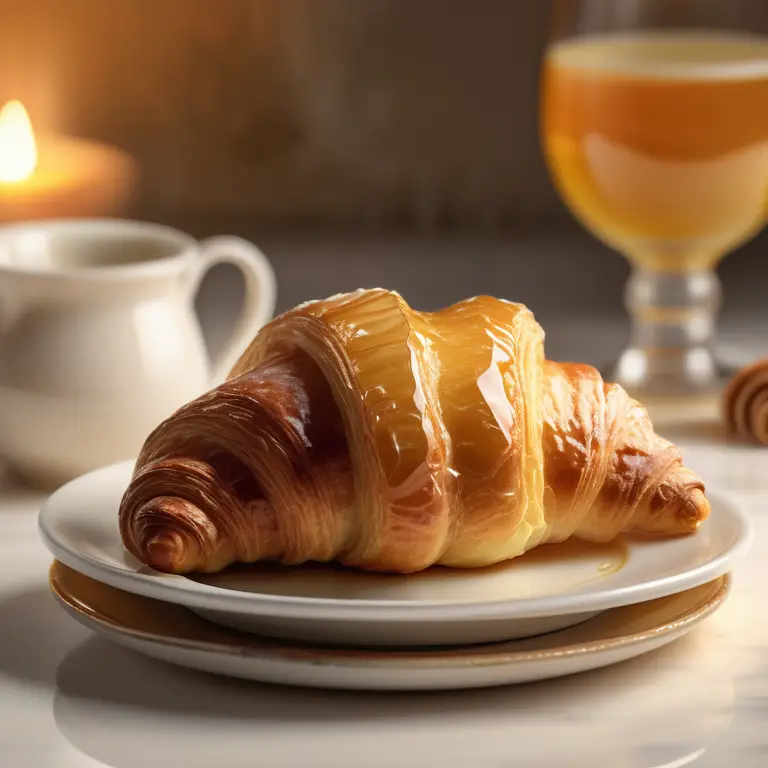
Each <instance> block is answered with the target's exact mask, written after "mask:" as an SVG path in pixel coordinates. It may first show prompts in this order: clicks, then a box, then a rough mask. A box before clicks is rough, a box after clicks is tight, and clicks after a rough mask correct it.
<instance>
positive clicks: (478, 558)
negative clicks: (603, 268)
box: [120, 290, 709, 573]
mask: <svg viewBox="0 0 768 768" xmlns="http://www.w3.org/2000/svg"><path fill="white" fill-rule="evenodd" d="M543 340H544V334H543V331H542V329H541V327H540V326H539V325H538V323H536V321H535V319H534V317H533V315H532V314H531V312H530V311H529V310H528V309H527V308H525V307H524V306H522V305H520V304H513V303H511V302H506V301H500V300H498V299H494V298H491V297H487V296H482V297H476V298H474V299H469V300H467V301H464V302H461V303H459V304H457V305H454V306H452V307H449V308H447V309H445V310H442V311H440V312H436V313H420V312H416V311H415V310H413V309H411V308H410V307H409V306H408V305H407V304H406V303H405V301H403V299H402V298H401V297H400V296H399V295H397V294H396V293H393V292H389V291H384V290H372V291H358V292H355V293H352V294H345V295H340V296H336V297H332V298H331V299H328V300H327V301H322V302H311V303H309V304H305V305H302V306H300V307H298V308H296V309H295V310H292V311H291V312H288V313H286V314H285V315H282V316H281V317H279V318H277V319H276V320H274V321H272V322H271V323H270V324H269V325H268V326H266V327H265V328H264V329H263V330H262V332H260V333H259V334H258V336H257V337H256V338H255V340H254V342H253V343H252V344H251V346H250V348H249V349H248V350H247V351H246V353H245V354H244V355H243V357H242V358H241V360H240V361H239V363H238V364H237V365H236V366H235V369H234V370H233V372H232V377H231V378H230V380H229V381H227V382H226V383H225V384H224V385H222V386H221V387H219V388H218V389H216V390H213V391H212V392H211V393H208V394H207V395H205V396H203V397H202V398H200V399H198V400H197V401H194V402H193V403H191V404H189V405H188V406H185V407H184V408H182V409H181V410H180V411H179V412H178V413H177V414H176V415H174V416H173V417H171V418H170V419H168V420H167V421H166V422H164V423H163V424H162V425H160V427H158V429H157V430H155V432H154V433H153V434H152V435H151V436H150V437H149V439H148V440H147V442H146V444H145V446H144V449H143V451H142V453H141V456H140V457H139V461H138V464H137V472H136V475H135V477H134V479H133V481H132V483H131V486H130V488H129V489H128V491H127V493H126V496H125V498H124V500H123V504H122V506H121V512H120V523H121V533H122V536H123V539H124V541H125V543H126V546H127V547H128V548H129V549H130V551H131V552H132V553H133V554H135V555H136V556H137V557H139V558H140V559H142V560H144V561H145V562H148V563H149V564H151V565H153V566H154V567H157V568H161V569H163V570H170V571H179V572H188V571H207V572H215V571H218V570H220V569H221V568H222V567H224V566H226V565H227V564H228V563H230V562H233V561H244V562H251V561H258V560H265V559H266V560H270V559H276V560H278V561H280V562H282V563H284V564H296V563H302V562H305V561H312V560H315V561H327V560H337V561H339V562H342V563H344V564H346V565H351V566H356V567H360V568H364V569H368V570H383V571H395V572H401V573H409V572H414V571H419V570H422V569H424V568H427V567H429V566H430V565H433V564H436V563H438V564H442V565H450V566H459V567H480V566H486V565H490V564H493V563H497V562H500V561H504V560H508V559H510V558H513V557H517V556H519V555H521V554H523V553H524V552H525V551H527V550H529V549H532V548H534V547H536V546H537V545H539V544H541V543H544V542H546V541H562V540H564V539H567V538H568V537H569V536H571V535H577V536H579V537H580V538H583V539H586V540H591V541H609V540H611V539H613V538H614V537H615V536H616V535H617V534H618V533H619V532H620V531H621V530H623V529H635V530H645V531H650V532H657V533H671V534H678V533H688V532H692V531H694V530H695V529H696V527H697V525H698V523H699V522H700V521H701V520H702V519H704V518H705V517H706V515H707V514H708V511H709V506H708V503H707V502H706V499H705V497H704V494H703V485H702V484H701V482H700V480H699V479H698V478H697V477H696V476H695V475H694V474H693V473H692V472H690V471H689V470H687V469H685V468H684V467H683V466H682V462H681V456H680V452H679V451H678V450H677V449H676V448H675V446H673V445H672V444H670V443H669V442H667V441H665V440H663V439H661V438H660V437H658V436H657V435H656V434H655V433H654V431H653V428H652V426H651V424H650V421H649V419H648V416H647V414H646V412H645V410H644V409H643V408H641V407H640V406H639V405H638V404H637V403H636V402H635V401H633V400H631V399H630V398H629V397H628V396H627V394H626V393H625V392H624V391H623V390H622V389H621V388H620V387H618V386H615V385H609V384H605V383H604V382H603V381H602V379H601V378H600V375H599V374H598V372H597V371H596V370H594V369H593V368H590V367H588V366H582V365H575V364H558V363H552V362H548V361H545V360H544V349H543Z"/></svg>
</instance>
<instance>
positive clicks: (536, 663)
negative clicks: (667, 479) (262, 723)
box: [50, 563, 730, 690]
mask: <svg viewBox="0 0 768 768" xmlns="http://www.w3.org/2000/svg"><path fill="white" fill-rule="evenodd" d="M50 582H51V589H52V590H53V593H54V594H55V595H56V597H57V598H58V599H59V601H60V602H61V604H62V605H63V606H64V608H66V609H67V611H68V612H69V613H70V614H71V615H72V616H73V617H74V618H75V619H77V621H79V622H80V623H81V624H83V625H84V626H86V627H88V628H89V629H92V630H95V631H96V632H99V633H100V634H102V635H104V636H105V637H107V638H108V639H110V640H113V641H114V642H117V643H120V644H121V645H124V646H126V647H128V648H131V649H133V650H135V651H138V652H140V653H144V654H146V655H148V656H152V657H154V658H157V659H161V660H163V661H169V662H171V663H174V664H179V665H181V666H186V667H193V668H195V669H202V670H205V671H206V672H214V673H216V674H222V675H230V676H234V677H242V678H246V679H249V680H259V681H262V682H268V683H282V684H287V685H303V686H314V687H321V688H349V689H365V690H430V689H434V690H437V689H449V688H479V687H490V686H496V685H508V684H511V683H523V682H530V681H532V680H543V679H545V678H551V677H559V676H561V675H570V674H573V673H575V672H584V671H586V670H589V669H596V668H597V667H604V666H608V665H609V664H615V663H616V662H619V661H624V660H626V659H630V658H632V657H634V656H639V655H640V654H643V653H647V652H648V651H651V650H654V649H655V648H659V647H660V646H662V645H666V644H667V643H669V642H671V641H672V640H675V639H677V638H678V637H681V636H682V635H684V634H685V633H686V632H688V631H690V630H691V629H692V628H693V627H694V626H695V625H696V624H698V623H699V622H700V621H702V620H703V619H705V618H706V617H707V616H710V615H711V614H712V613H713V612H714V611H715V610H717V608H718V607H719V606H720V605H722V603H723V601H724V600H725V598H726V596H727V594H728V588H729V583H730V579H729V577H728V576H723V577H721V578H719V579H716V580H715V581H713V582H710V583H708V584H704V585H702V586H699V587H696V588H694V589H692V590H686V591H685V592H681V593H678V594H675V595H671V596H669V597H662V598H659V599H657V600H651V601H649V602H645V603H638V604H636V605H631V606H625V607H623V608H615V609H613V610H610V611H605V612H604V613H602V614H601V615H600V616H598V617H596V618H594V619H591V620H590V621H587V622H585V623H583V624H580V625H579V626H577V627H572V628H570V629H566V630H563V631H561V632H556V633H550V634H548V635H545V636H539V637H536V638H529V639H527V640H516V641H513V642H506V643H497V644H493V645H483V646H464V647H461V648H452V649H440V650H434V649H433V650H389V651H368V650H362V649H354V650H352V649H341V648H327V647H325V648H319V647H314V648H313V647H312V646H307V645H289V644H286V643H281V642H269V641H263V640H258V639H256V638H253V637H249V636H248V635H243V634H241V633H239V632H233V631H232V630H228V629H223V628H220V627H217V626H215V625H213V624H210V623H208V622H206V621H203V620H202V619H200V618H198V617H197V616H196V615H195V614H194V613H192V612H191V611H189V610H187V609H185V608H182V607H180V606H174V605H168V604H167V603H162V602H159V601H157V600H151V599H149V598H146V597H139V596H138V595H132V594H130V593H128V592H123V591H121V590H118V589H114V588H113V587H109V586H107V585H105V584H101V583H100V582H98V581H95V580H94V579H90V578H88V577H87V576H83V575H82V574H79V573H77V572H75V571H73V570H71V569H69V568H67V567H66V566H64V565H62V564H61V563H54V564H53V566H52V567H51V579H50Z"/></svg>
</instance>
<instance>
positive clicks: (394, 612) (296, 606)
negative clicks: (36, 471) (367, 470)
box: [37, 460, 754, 623]
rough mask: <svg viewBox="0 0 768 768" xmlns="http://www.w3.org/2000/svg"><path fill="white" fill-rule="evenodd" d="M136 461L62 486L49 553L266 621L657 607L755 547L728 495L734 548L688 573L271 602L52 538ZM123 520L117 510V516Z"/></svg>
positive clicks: (132, 585) (46, 513)
mask: <svg viewBox="0 0 768 768" xmlns="http://www.w3.org/2000/svg"><path fill="white" fill-rule="evenodd" d="M133 464H134V462H133V461H132V460H131V461H124V462H118V463H115V464H110V465H107V466H105V467H101V468H99V469H96V470H94V471H92V472H89V473H87V474H84V475H81V476H80V477H78V478H75V479H74V480H71V481H70V482H68V483H66V484H65V485H63V486H62V487H61V488H59V489H58V490H57V491H55V492H54V493H53V494H51V496H50V497H49V498H48V499H47V500H46V501H45V502H44V503H43V505H42V507H41V509H40V512H39V514H38V520H37V526H38V534H39V536H40V538H41V539H42V541H43V543H44V544H45V546H46V547H47V548H48V550H49V551H50V552H51V553H52V554H53V556H54V557H55V558H56V559H57V560H60V561H61V562H62V563H64V564H65V565H67V566H69V567H70V568H72V569H73V570H75V571H78V572H80V573H82V574H84V575H85V576H89V577H91V578H93V579H95V580H97V581H101V582H102V583H104V584H107V585H109V586H112V587H115V588H116V589H121V590H123V591H126V592H131V593H134V594H138V595H142V596H144V597H149V598H154V599H157V600H162V601H165V602H170V603H173V604H175V605H183V606H185V607H187V608H199V609H204V610H208V611H218V612H222V613H234V614H240V615H249V616H259V617H273V618H275V617H279V618H291V619H297V618H300V619H306V620H326V621H340V620H341V621H365V622H367V623H373V622H383V623H384V622H389V623H391V622H413V621H417V622H419V623H428V622H440V621H455V620H464V621H479V620H502V619H503V620H515V619H528V618H540V617H544V616H559V615H567V614H576V613H582V612H588V611H604V610H608V609H611V608H616V607H619V606H623V605H631V604H634V603H639V602H644V601H647V600H654V599H656V598H659V597H665V596H667V595H671V594H675V593H676V592H681V591H684V590H687V589H692V588H694V587H697V586H701V585H702V584H705V583H707V582H709V581H712V580H714V579H716V578H718V577H720V576H722V575H724V574H725V573H727V572H728V571H730V570H732V569H733V566H734V565H735V563H737V562H738V561H740V560H741V559H742V558H743V557H744V556H745V555H746V553H747V551H748V550H749V549H750V547H751V545H752V542H753V540H754V526H753V524H752V521H751V519H750V518H749V517H748V516H747V514H746V513H745V512H744V511H743V510H742V509H741V507H740V506H739V505H738V504H736V503H735V502H734V501H732V500H731V499H730V498H729V497H728V496H727V495H724V494H722V493H721V492H719V491H708V493H707V495H708V497H709V499H710V500H711V501H713V502H716V503H717V504H718V505H722V506H723V507H724V508H725V509H727V513H728V514H729V515H730V516H731V519H732V521H733V524H735V525H736V526H737V531H736V533H735V536H734V539H733V542H732V543H731V545H730V546H729V547H728V548H726V549H725V550H723V551H722V552H720V553H719V554H718V555H716V556H715V557H713V558H712V559H711V560H709V561H707V562H705V563H702V564H700V565H698V566H696V567H694V568H691V569H689V570H688V571H685V572H684V573H681V574H677V575H674V576H665V577H659V578H656V579H651V580H646V581H641V582H638V583H635V584H632V585H629V586H623V587H613V588H608V589H603V590H602V591H598V592H592V593H589V592H587V593H581V594H569V593H560V594H553V595H545V596H541V597H527V598H515V599H510V600H492V601H477V602H462V603H450V602H445V601H427V600H366V599H339V598H328V597H302V596H295V595H285V596H283V595H271V594H263V593H257V592H245V591H236V590H227V589H223V588H221V587H216V586H213V585H209V584H204V583H200V582H197V581H193V580H191V579H186V578H184V577H183V576H178V575H173V574H165V573H160V572H158V571H154V570H152V569H150V568H149V567H147V566H144V570H145V571H146V573H140V572H138V571H135V570H130V569H128V568H127V567H125V568H119V567H116V566H114V565H112V564H110V563H108V562H105V561H103V560H97V559H95V558H92V557H90V556H88V555H87V554H84V553H82V552H78V551H76V550H74V549H71V548H70V547H68V546H65V545H63V544H62V543H61V542H59V541H58V540H57V539H56V537H55V536H53V535H52V534H51V532H50V531H49V524H48V518H49V517H51V516H53V515H54V514H55V509H56V505H57V504H58V503H59V500H60V499H61V496H62V495H64V494H66V493H71V492H72V488H73V487H74V486H76V485H77V484H87V483H88V482H93V481H94V479H95V478H97V477H98V476H100V475H106V474H107V473H108V472H117V471H119V470H120V469H121V468H123V467H128V466H131V467H132V466H133ZM115 513H116V511H115Z"/></svg>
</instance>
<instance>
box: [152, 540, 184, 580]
mask: <svg viewBox="0 0 768 768" xmlns="http://www.w3.org/2000/svg"><path fill="white" fill-rule="evenodd" d="M142 550H143V553H144V559H145V562H146V563H147V565H149V566H150V567H151V568H154V569H155V570H157V571H164V572H166V573H177V572H178V571H179V567H180V565H181V563H182V562H183V561H184V551H185V550H186V547H185V546H184V542H183V541H182V540H181V537H180V536H179V534H178V533H173V532H169V533H160V534H156V535H154V536H153V537H152V538H151V539H149V541H147V542H145V543H144V545H143V546H142Z"/></svg>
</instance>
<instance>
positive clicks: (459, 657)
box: [48, 560, 733, 669]
mask: <svg viewBox="0 0 768 768" xmlns="http://www.w3.org/2000/svg"><path fill="white" fill-rule="evenodd" d="M59 564H61V565H65V567H68V566H66V564H64V563H61V561H56V560H54V561H53V563H52V564H51V566H50V568H49V572H48V585H49V588H50V590H51V592H52V593H53V595H54V597H55V598H56V600H57V601H58V602H59V603H60V604H61V605H62V607H64V608H65V609H66V610H68V611H70V612H72V613H76V614H78V615H79V616H82V617H84V618H85V620H86V621H87V622H88V624H89V625H90V629H91V630H94V629H95V627H94V626H93V625H99V627H101V628H102V629H106V630H107V631H109V632H111V633H114V634H118V635H121V636H126V637H130V638H132V639H136V640H141V641H144V642H148V643H151V644H153V645H163V646H165V647H168V648H174V649H178V650H185V651H198V652H203V653H209V654H210V653H213V654H217V655H221V654H224V655H227V656H239V657H248V658H260V659H263V660H280V661H290V662H297V663H314V664H317V663H321V664H326V665H332V666H334V665H335V666H346V667H353V668H356V667H359V666H361V665H371V664H373V665H376V666H378V667H380V668H382V667H384V668H392V667H398V668H404V667H408V666H411V665H413V664H420V665H423V666H425V667H430V668H444V667H450V668H452V669H459V668H467V667H478V666H482V667H493V666H504V667H507V666H511V665H514V664H531V663H546V662H549V661H555V660H562V659H569V658H574V657H584V656H591V655H595V654H600V653H607V652H610V651H614V650H617V649H623V648H627V647H632V646H635V645H638V644H642V643H646V642H650V641H653V640H655V639H660V638H666V637H668V636H670V635H671V636H672V637H673V638H674V636H675V635H676V634H678V633H680V632H682V631H687V630H689V629H691V628H693V627H694V626H696V625H697V624H699V623H701V622H702V621H704V620H705V619H707V618H708V617H709V616H711V615H712V614H713V613H715V612H716V611H717V610H718V609H719V608H721V607H722V605H723V604H724V602H725V601H726V600H727V599H728V596H729V595H730V593H731V591H732V589H733V575H732V573H731V572H730V571H729V572H726V573H724V574H722V575H720V576H718V577H716V578H715V579H712V580H711V581H709V582H705V583H704V584H699V585H698V586H699V587H702V586H705V585H707V584H710V585H712V593H711V594H710V595H709V596H708V597H707V598H706V600H704V601H703V602H702V603H701V604H699V605H697V606H695V607H694V608H688V609H687V610H686V611H684V612H683V613H680V614H678V615H677V616H676V617H675V618H674V619H672V620H665V621H663V622H658V623H656V624H654V625H653V626H649V627H647V628H645V629H643V630H640V631H637V632H632V633H630V634H626V635H622V636H621V637H616V638H610V639H607V640H606V639H604V638H603V639H595V640H587V641H584V642H581V643H569V644H565V645H561V646H555V647H552V648H543V649H539V650H525V651H515V650H509V648H508V646H509V645H510V644H511V643H514V642H516V641H514V640H507V641H500V642H495V643H481V644H477V645H469V646H466V645H465V646H449V647H442V648H386V649H374V648H365V647H354V648H344V647H333V646H323V645H305V644H297V643H294V642H291V641H286V640H272V639H270V638H263V637H258V636H255V635H248V634H242V633H239V632H237V631H236V630H227V629H226V628H221V627H218V626H217V628H218V629H220V630H223V633H224V634H228V635H230V636H231V637H232V638H233V640H234V639H239V640H240V642H239V643H234V642H233V643H231V644H228V643H226V642H223V641H222V642H217V641H214V640H207V639H200V640H194V639H193V640H190V639H186V638H168V637H161V636H159V635H156V634H153V633H152V632H149V631H146V630H143V629H137V628H135V627H132V626H130V625H128V624H126V623H123V622H118V621H115V620H114V619H112V618H110V617H108V616H105V615H104V614H102V613H100V612H98V613H97V612H96V611H95V610H94V609H92V608H90V607H89V606H86V605H84V604H82V603H81V604H78V602H77V600H76V598H73V597H72V596H71V595H69V594H64V593H63V592H62V590H61V589H60V588H59V587H58V585H57V579H56V575H55V571H56V570H57V567H58V565H59ZM73 570H74V569H73ZM86 578H91V577H86ZM111 588H112V589H118V588H117V587H111ZM697 588H698V587H692V588H691V589H697ZM118 591H123V590H118ZM684 591H689V590H684ZM139 597H140V599H143V600H153V598H147V597H145V596H139ZM657 599H663V598H657ZM648 602H650V603H652V602H655V601H653V600H651V601H648ZM625 607H628V606H620V608H625ZM184 610H187V611H189V609H188V608H184ZM199 620H200V621H201V622H204V621H205V620H204V619H199ZM563 631H567V630H563ZM555 634H556V633H555ZM528 639H531V638H528Z"/></svg>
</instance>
